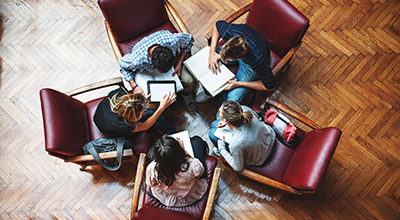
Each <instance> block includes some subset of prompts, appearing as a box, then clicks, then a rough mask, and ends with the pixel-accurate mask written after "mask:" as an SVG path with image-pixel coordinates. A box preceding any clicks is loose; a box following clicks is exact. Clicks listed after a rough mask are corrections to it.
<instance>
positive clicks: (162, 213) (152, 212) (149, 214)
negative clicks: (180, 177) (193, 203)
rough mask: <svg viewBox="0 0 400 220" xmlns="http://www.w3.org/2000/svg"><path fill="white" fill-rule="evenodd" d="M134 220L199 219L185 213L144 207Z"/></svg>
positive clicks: (135, 215) (134, 216)
mask: <svg viewBox="0 0 400 220" xmlns="http://www.w3.org/2000/svg"><path fill="white" fill-rule="evenodd" d="M132 219H141V220H155V219H162V220H195V219H198V218H196V217H194V216H191V215H189V214H186V213H183V212H177V211H173V210H170V209H164V208H157V207H152V206H145V207H142V208H141V209H140V210H139V211H137V212H136V213H135V214H134V215H133V218H132Z"/></svg>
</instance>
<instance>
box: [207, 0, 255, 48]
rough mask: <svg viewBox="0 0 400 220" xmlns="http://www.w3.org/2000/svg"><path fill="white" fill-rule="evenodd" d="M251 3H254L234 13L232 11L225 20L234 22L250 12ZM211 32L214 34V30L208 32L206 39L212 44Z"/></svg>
mask: <svg viewBox="0 0 400 220" xmlns="http://www.w3.org/2000/svg"><path fill="white" fill-rule="evenodd" d="M251 4H252V3H249V4H247V5H246V6H244V7H243V8H241V9H239V10H237V11H235V12H234V13H232V14H231V15H229V16H228V17H226V18H225V19H224V21H226V22H228V23H232V22H234V21H236V20H237V19H238V18H240V17H241V16H242V15H244V14H245V13H246V12H248V11H249V10H250V7H251ZM211 34H212V30H211V31H209V32H208V33H207V34H206V40H207V43H208V45H210V43H211Z"/></svg>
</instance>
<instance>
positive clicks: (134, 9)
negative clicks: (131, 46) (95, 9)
mask: <svg viewBox="0 0 400 220" xmlns="http://www.w3.org/2000/svg"><path fill="white" fill-rule="evenodd" d="M98 3H99V6H100V8H101V10H102V12H103V15H104V17H105V19H106V20H107V22H108V24H109V25H110V27H111V30H112V32H113V34H114V37H115V40H116V41H117V42H118V43H120V42H123V41H125V40H128V39H130V38H132V37H135V36H136V35H138V34H140V33H143V32H145V31H147V30H149V29H151V28H153V27H156V26H158V25H160V24H162V23H164V22H166V21H168V14H167V11H166V10H165V8H164V0H98Z"/></svg>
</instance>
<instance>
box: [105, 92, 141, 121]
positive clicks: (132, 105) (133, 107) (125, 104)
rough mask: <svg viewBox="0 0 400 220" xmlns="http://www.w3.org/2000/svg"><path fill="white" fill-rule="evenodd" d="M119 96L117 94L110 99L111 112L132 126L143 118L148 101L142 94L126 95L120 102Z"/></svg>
mask: <svg viewBox="0 0 400 220" xmlns="http://www.w3.org/2000/svg"><path fill="white" fill-rule="evenodd" d="M117 95H118V94H115V95H114V96H113V97H111V99H109V100H110V107H111V111H112V112H114V113H117V114H119V115H120V116H121V117H123V118H124V119H125V123H127V124H128V125H131V126H132V124H133V123H135V122H137V121H138V120H139V119H140V118H142V115H143V113H144V110H145V107H146V103H147V99H146V97H144V96H143V95H142V94H140V93H135V94H126V95H123V96H122V97H121V98H119V99H118V100H117Z"/></svg>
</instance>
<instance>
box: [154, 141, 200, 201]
mask: <svg viewBox="0 0 400 220" xmlns="http://www.w3.org/2000/svg"><path fill="white" fill-rule="evenodd" d="M190 142H191V144H192V147H193V152H194V156H195V158H190V156H189V155H187V154H186V152H185V150H184V148H183V142H182V141H179V142H178V141H177V140H175V139H174V138H172V137H169V136H167V135H164V136H162V137H161V138H160V139H159V140H157V141H156V143H155V145H154V146H153V149H152V150H150V151H152V152H153V153H152V156H153V159H154V160H153V161H152V162H151V163H150V164H149V165H148V166H147V170H146V184H147V185H148V186H149V187H150V188H151V193H152V196H154V197H155V198H156V199H158V200H159V201H160V202H161V203H162V204H164V205H166V206H179V207H181V206H188V205H191V204H193V203H194V202H196V201H197V200H200V199H201V198H202V197H203V196H204V194H205V193H206V192H207V188H208V184H207V179H206V178H207V173H206V167H205V155H206V154H207V151H208V145H207V143H206V142H205V141H204V140H203V139H201V138H200V137H198V136H195V137H192V138H191V139H190ZM147 193H149V192H147Z"/></svg>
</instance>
